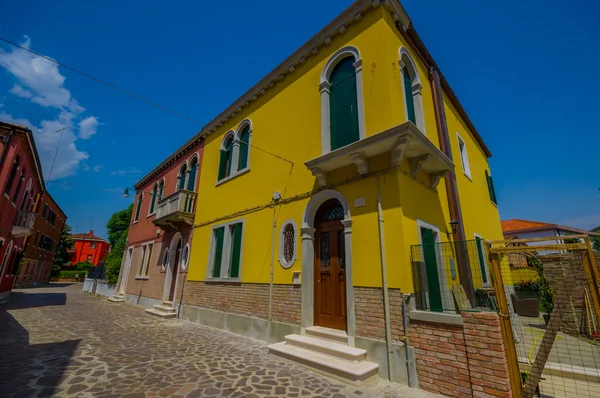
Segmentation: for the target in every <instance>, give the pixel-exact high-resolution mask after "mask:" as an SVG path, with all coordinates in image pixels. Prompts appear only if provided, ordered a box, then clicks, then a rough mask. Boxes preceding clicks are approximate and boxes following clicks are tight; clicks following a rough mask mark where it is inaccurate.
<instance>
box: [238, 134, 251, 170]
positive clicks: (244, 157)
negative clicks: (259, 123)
mask: <svg viewBox="0 0 600 398" xmlns="http://www.w3.org/2000/svg"><path fill="white" fill-rule="evenodd" d="M249 144H250V126H248V125H247V126H246V127H244V130H243V131H242V134H240V157H239V161H238V171H241V170H244V169H245V168H246V167H248V152H249V149H250V145H249Z"/></svg>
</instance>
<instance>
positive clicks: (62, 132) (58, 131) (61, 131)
mask: <svg viewBox="0 0 600 398" xmlns="http://www.w3.org/2000/svg"><path fill="white" fill-rule="evenodd" d="M65 130H66V129H65V127H63V128H62V129H60V130H56V131H55V132H54V134H56V133H60V138H59V139H58V145H57V146H56V152H55V153H54V159H53V160H52V166H50V173H48V181H50V177H52V170H54V163H56V156H58V150H59V149H60V142H61V141H62V136H63V134H64V132H65Z"/></svg>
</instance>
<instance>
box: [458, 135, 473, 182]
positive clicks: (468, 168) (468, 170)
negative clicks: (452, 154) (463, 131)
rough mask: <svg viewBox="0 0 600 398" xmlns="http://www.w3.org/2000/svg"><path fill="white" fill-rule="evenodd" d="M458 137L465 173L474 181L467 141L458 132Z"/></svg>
mask: <svg viewBox="0 0 600 398" xmlns="http://www.w3.org/2000/svg"><path fill="white" fill-rule="evenodd" d="M456 138H457V139H458V152H459V154H460V161H461V165H462V169H463V173H464V174H465V177H467V178H468V179H469V180H471V181H473V178H472V177H471V164H470V163H469V154H468V152H467V142H466V141H465V140H464V139H463V138H462V137H461V136H460V134H458V132H457V133H456ZM461 144H462V145H461Z"/></svg>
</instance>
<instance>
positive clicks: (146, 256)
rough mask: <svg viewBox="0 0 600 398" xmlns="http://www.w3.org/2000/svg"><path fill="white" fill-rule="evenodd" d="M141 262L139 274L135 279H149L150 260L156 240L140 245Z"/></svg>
mask: <svg viewBox="0 0 600 398" xmlns="http://www.w3.org/2000/svg"><path fill="white" fill-rule="evenodd" d="M140 251H141V253H140V260H139V261H140V262H139V263H138V274H137V275H136V277H135V279H148V273H149V270H150V260H151V258H152V252H153V251H154V241H150V242H145V243H142V244H141V245H140Z"/></svg>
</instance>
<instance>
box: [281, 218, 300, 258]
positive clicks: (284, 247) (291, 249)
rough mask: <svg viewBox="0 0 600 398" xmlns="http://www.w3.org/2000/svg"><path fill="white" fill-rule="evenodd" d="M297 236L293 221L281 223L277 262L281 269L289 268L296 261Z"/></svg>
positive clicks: (296, 228)
mask: <svg viewBox="0 0 600 398" xmlns="http://www.w3.org/2000/svg"><path fill="white" fill-rule="evenodd" d="M297 234H298V227H297V226H296V223H295V222H294V221H293V220H288V221H286V222H285V223H283V226H282V227H281V235H280V237H279V262H280V263H281V266H282V267H283V268H286V269H287V268H290V267H291V266H292V265H293V264H294V261H296V250H297V247H296V246H297V245H296V238H297V237H298V235H297Z"/></svg>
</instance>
